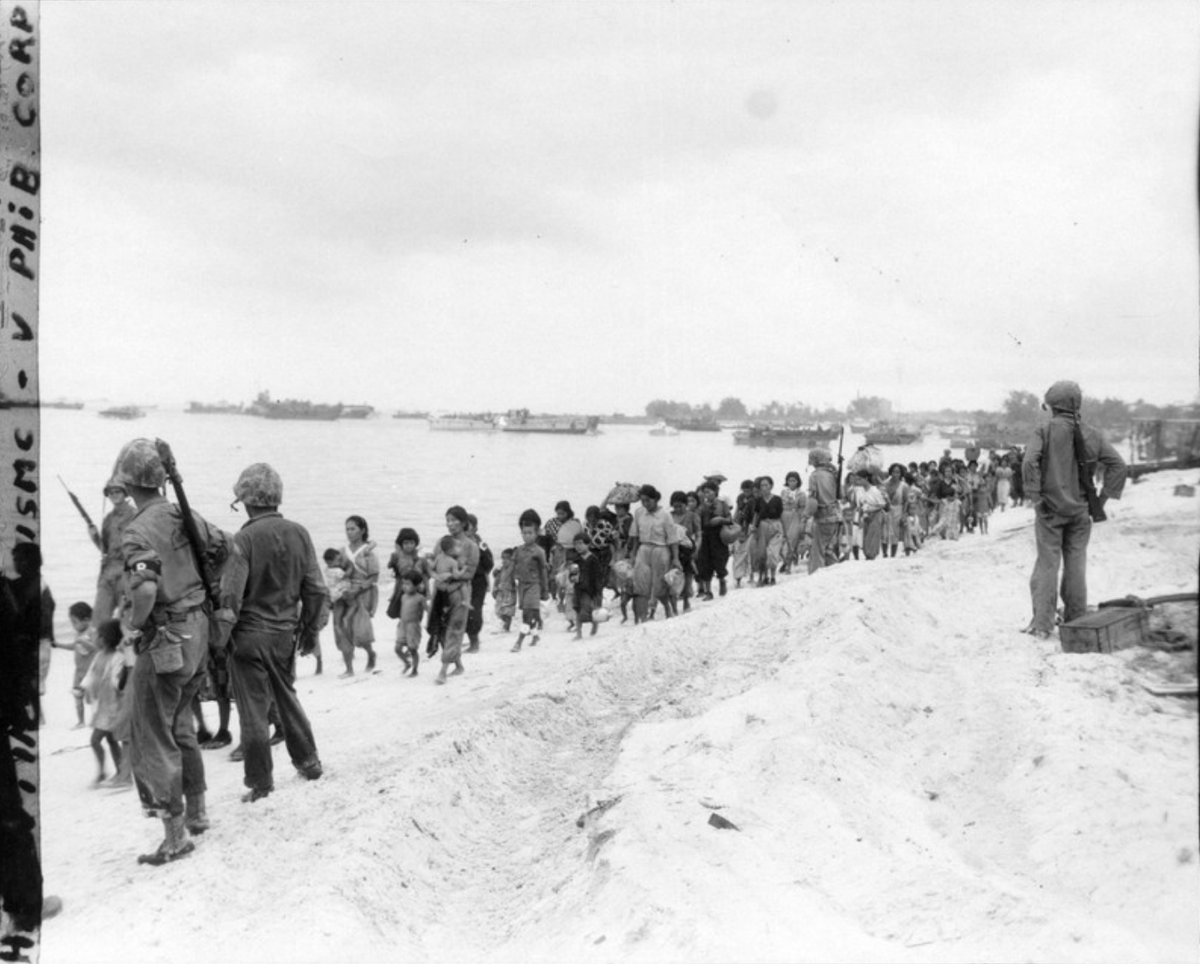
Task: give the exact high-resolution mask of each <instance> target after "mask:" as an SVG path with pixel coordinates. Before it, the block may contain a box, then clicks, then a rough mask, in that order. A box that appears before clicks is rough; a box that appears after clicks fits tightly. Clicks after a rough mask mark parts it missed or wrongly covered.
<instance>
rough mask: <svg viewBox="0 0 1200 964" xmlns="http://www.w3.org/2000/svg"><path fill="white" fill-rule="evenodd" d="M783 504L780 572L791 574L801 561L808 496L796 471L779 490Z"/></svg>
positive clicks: (790, 473) (784, 481)
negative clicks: (801, 544) (801, 543)
mask: <svg viewBox="0 0 1200 964" xmlns="http://www.w3.org/2000/svg"><path fill="white" fill-rule="evenodd" d="M779 500H780V501H781V502H782V503H783V515H782V516H781V517H780V522H782V523H783V566H782V567H781V568H780V570H779V571H780V572H791V571H792V566H793V565H795V564H796V562H797V561H798V560H799V559H800V542H801V540H802V539H803V538H804V522H805V519H804V509H805V507H806V506H807V504H808V496H807V495H805V493H804V489H803V487H802V486H801V484H800V473H799V472H796V471H795V470H793V471H791V472H789V473H788V474H787V475H785V476H784V477H783V488H782V489H780V490H779Z"/></svg>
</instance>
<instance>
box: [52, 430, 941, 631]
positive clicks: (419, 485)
mask: <svg viewBox="0 0 1200 964" xmlns="http://www.w3.org/2000/svg"><path fill="white" fill-rule="evenodd" d="M139 436H144V437H148V438H154V437H156V436H157V437H159V438H163V439H166V440H167V441H168V442H170V443H171V446H172V448H173V449H174V451H175V457H176V459H177V461H178V463H179V470H180V472H181V473H182V475H183V478H184V486H185V489H186V491H187V494H188V499H189V501H190V502H191V505H192V507H193V508H194V509H196V510H197V511H198V512H200V514H201V515H203V516H204V517H205V518H206V519H208V520H209V521H210V522H212V523H214V524H215V525H219V526H221V527H223V528H225V529H229V530H233V529H236V528H238V527H239V526H240V525H241V524H242V523H243V522H244V521H245V518H246V516H245V515H244V514H243V513H238V512H233V511H231V510H230V508H229V503H230V501H231V500H232V499H233V483H234V481H235V480H236V479H237V476H238V473H240V472H241V470H242V469H243V468H244V467H245V466H247V465H249V464H250V463H251V462H270V463H271V464H272V465H273V466H274V467H275V468H276V469H278V471H279V473H280V475H282V477H283V483H284V504H283V507H282V508H283V512H284V514H285V515H286V516H288V517H289V518H292V519H295V520H296V521H298V522H300V523H302V524H303V525H304V526H306V527H307V528H308V530H309V531H310V532H311V533H312V536H313V542H314V543H315V545H316V547H317V551H318V553H319V552H320V551H321V550H322V549H324V548H326V547H328V546H340V545H342V544H343V543H344V541H345V537H344V533H343V529H342V525H343V522H344V520H345V518H346V516H347V515H350V514H351V513H353V514H356V515H361V516H363V517H364V518H366V520H367V522H368V523H369V525H370V527H371V537H372V538H373V539H375V540H376V541H377V542H379V543H380V549H381V554H382V555H383V558H384V559H386V552H387V551H390V549H391V544H392V541H393V540H394V539H395V537H396V532H397V530H398V529H399V528H400V527H401V526H405V525H409V526H412V527H413V528H415V529H416V530H417V531H418V532H419V533H420V534H421V539H422V545H423V546H428V545H429V544H431V542H432V540H433V539H434V538H435V537H437V536H440V535H442V534H443V533H444V532H445V525H444V521H443V519H444V514H445V510H446V508H447V507H448V506H451V505H454V504H456V503H457V504H460V505H463V506H465V507H466V509H467V510H468V511H469V512H473V513H474V514H475V515H477V516H478V517H479V524H480V533H481V534H482V536H483V538H484V539H485V540H486V541H487V542H488V543H489V544H490V545H491V546H492V547H493V549H495V550H497V555H498V554H499V553H498V549H499V548H500V547H502V546H507V545H515V544H517V543H518V542H519V541H520V538H519V534H518V532H517V516H518V515H519V514H520V513H521V511H522V510H523V509H526V508H529V507H532V508H535V509H537V510H538V512H539V513H541V515H542V517H543V518H548V517H549V516H550V515H552V514H553V508H554V504H555V502H557V501H558V500H559V499H564V498H565V499H568V500H570V502H571V505H572V506H573V507H574V508H575V510H576V512H577V513H579V514H580V515H582V514H583V510H584V509H585V508H586V507H587V506H588V505H592V504H596V503H598V502H599V501H600V500H601V499H602V498H603V497H604V496H605V495H606V494H607V493H608V491H609V489H610V488H611V487H612V485H613V484H614V483H615V482H618V481H621V482H635V483H642V482H651V483H653V484H654V485H655V486H657V487H658V489H659V490H661V491H662V493H663V495H664V496H668V495H669V494H670V492H671V491H672V490H674V489H689V488H693V487H695V486H696V485H697V484H698V483H699V482H700V481H701V480H702V478H703V476H704V475H706V474H708V473H711V472H721V473H723V474H724V475H726V476H728V477H729V479H730V482H727V483H726V484H725V487H724V488H725V491H726V492H727V493H729V492H730V490H731V489H732V490H733V491H736V486H737V483H738V482H740V481H741V480H742V479H743V478H748V477H753V476H756V475H761V474H764V473H766V474H769V475H771V476H773V477H774V478H775V480H776V485H777V486H781V485H782V484H783V477H784V474H785V473H786V472H787V471H788V470H789V469H795V470H797V471H799V472H800V473H801V475H802V477H803V478H804V479H805V480H807V477H808V464H807V462H808V457H807V451H806V450H804V449H785V450H781V451H772V450H769V449H753V448H750V447H748V446H741V445H734V443H733V438H732V436H731V434H730V433H728V432H685V433H681V434H680V435H678V436H671V437H657V436H652V435H650V434H649V426H644V425H636V426H632V425H631V426H602V431H601V434H599V435H595V436H566V435H550V436H544V435H542V436H540V435H519V434H509V433H501V432H491V433H475V432H462V433H460V432H433V431H430V430H429V428H428V426H427V425H426V423H425V422H424V421H423V420H413V419H394V418H386V417H384V418H373V419H365V420H361V421H336V422H281V421H268V420H267V419H262V418H254V417H250V416H245V415H189V414H186V413H184V412H180V411H165V410H163V411H160V410H151V411H150V412H149V413H148V414H147V416H146V417H145V418H143V419H138V420H137V421H133V422H122V421H117V420H110V419H105V418H101V417H99V416H98V415H97V414H96V412H95V411H90V410H88V409H82V410H79V411H70V410H63V409H50V410H47V411H45V412H44V413H43V414H42V453H41V454H42V482H43V486H44V499H43V503H42V511H43V517H42V525H43V528H42V542H43V551H44V553H45V559H46V565H45V574H46V579H47V582H48V583H49V585H50V587H51V589H52V591H53V592H54V595H55V599H56V600H57V602H58V609H57V613H56V620H55V621H56V625H57V628H58V635H59V638H65V637H66V636H67V634H68V633H69V631H70V627H69V624H68V622H67V616H66V610H67V607H68V606H69V605H70V604H71V603H72V602H75V601H77V600H85V601H87V602H91V601H92V600H93V598H94V594H95V579H96V573H97V566H98V561H99V556H98V553H97V552H96V550H95V548H94V547H93V546H92V544H91V542H90V541H89V539H88V537H87V532H86V530H85V527H84V524H83V521H82V520H81V519H80V518H79V516H78V514H77V513H76V511H75V507H74V506H73V505H72V504H71V501H70V500H69V499H68V498H67V495H66V493H65V492H64V491H63V490H62V487H61V486H60V485H59V484H58V481H57V480H56V479H55V475H56V474H57V475H61V476H62V477H63V479H64V480H65V481H66V482H67V484H68V485H70V486H71V488H72V490H73V491H74V492H75V494H76V495H78V496H79V497H80V499H81V500H82V501H83V503H84V505H85V506H86V507H87V509H88V512H89V513H90V514H91V515H92V518H93V519H94V520H95V521H96V523H97V524H99V522H100V520H101V518H102V516H103V513H104V505H105V503H104V500H103V497H102V495H101V489H102V488H103V486H104V483H105V481H106V480H107V479H108V478H109V476H110V474H111V472H112V467H113V462H114V460H115V459H116V455H117V452H118V451H119V450H120V448H121V446H122V445H123V444H124V443H125V442H127V441H128V440H130V439H132V438H137V437H139ZM861 442H862V439H861V438H859V437H857V436H853V435H850V434H847V436H846V443H845V454H846V456H847V457H848V456H849V455H850V454H852V453H853V452H854V450H855V448H856V447H857V446H858V445H859V444H861ZM834 444H835V447H836V443H834ZM946 445H948V443H947V442H945V441H944V440H943V439H941V438H940V437H938V436H928V437H926V439H925V440H924V441H923V442H921V443H918V444H916V445H912V446H900V447H894V448H885V449H884V450H883V451H884V455H885V458H887V459H888V461H901V462H908V461H912V460H915V461H922V460H924V459H929V458H934V457H936V456H938V455H940V454H941V451H942V449H943V448H944V447H945V446H946ZM956 454H959V453H956ZM383 550H386V551H383ZM381 561H382V560H381Z"/></svg>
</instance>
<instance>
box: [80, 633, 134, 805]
mask: <svg viewBox="0 0 1200 964" xmlns="http://www.w3.org/2000/svg"><path fill="white" fill-rule="evenodd" d="M96 643H97V647H98V648H97V652H96V654H95V655H94V656H93V657H92V661H91V665H89V666H88V670H87V673H86V674H85V676H84V678H83V680H82V686H81V688H82V690H83V692H84V694H85V695H86V696H87V699H88V702H90V703H94V704H95V705H96V711H95V713H94V714H93V716H92V752H93V753H95V754H96V764H97V766H98V767H99V771H98V774H97V776H96V780H95V785H96V786H99V785H100V784H101V783H102V782H104V778H105V777H106V776H107V774H106V773H105V772H104V744H105V743H107V744H108V752H109V753H110V754H111V755H112V761H113V773H114V776H115V775H116V773H118V772H119V771H120V769H121V746H120V744H119V743H118V742H117V738H116V735H115V730H116V729H117V721H118V717H119V716H120V712H121V670H122V669H124V667H125V659H124V657H123V655H122V654H121V653H120V651H119V650H120V646H121V624H120V622H118V621H117V620H115V619H108V620H105V621H104V622H102V623H101V624H100V626H99V628H98V629H97V630H96Z"/></svg>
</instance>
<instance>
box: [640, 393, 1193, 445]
mask: <svg viewBox="0 0 1200 964" xmlns="http://www.w3.org/2000/svg"><path fill="white" fill-rule="evenodd" d="M646 415H647V416H649V417H650V418H660V419H668V420H680V419H720V420H723V421H772V422H783V421H788V422H831V421H841V420H847V419H848V420H852V421H877V420H881V419H888V418H891V417H892V403H891V402H890V401H888V400H887V399H886V398H879V397H877V396H874V395H871V396H866V397H862V396H860V397H857V398H855V399H854V400H853V401H851V402H850V403H849V404H848V405H847V406H846V408H845V409H834V408H822V409H818V408H815V407H813V406H812V405H808V404H805V403H804V402H779V401H771V402H768V403H767V404H766V405H762V406H760V407H758V408H754V409H751V408H748V407H747V406H746V404H745V403H744V402H743V401H742V400H741V399H740V398H734V397H732V396H729V397H726V398H723V399H721V401H720V404H718V405H717V406H716V407H715V408H714V407H713V406H712V405H711V404H709V403H708V402H705V403H703V404H701V405H693V404H691V403H689V402H676V401H669V400H667V399H662V398H656V399H655V400H654V401H652V402H650V403H649V404H647V405H646ZM899 417H900V418H901V419H903V418H904V417H905V416H899ZM1045 417H1046V416H1045V413H1044V412H1042V396H1041V395H1038V394H1035V393H1034V392H1030V391H1022V390H1014V391H1011V392H1009V393H1008V397H1007V398H1006V399H1005V400H1004V403H1003V405H1002V406H1001V407H1000V408H999V409H997V410H995V411H988V410H987V409H972V410H963V409H951V408H943V409H940V410H938V411H936V412H922V413H910V414H909V416H908V418H909V419H913V418H920V420H924V421H929V420H936V421H940V422H947V423H951V422H962V423H968V424H970V423H974V424H975V425H977V426H984V425H991V426H996V427H997V428H999V429H1000V430H1002V431H1004V432H1006V433H1010V434H1024V433H1028V432H1032V431H1033V429H1034V428H1035V427H1036V426H1037V424H1038V422H1040V421H1041V420H1043V419H1044V418H1045ZM1083 418H1084V420H1085V421H1086V422H1088V423H1089V424H1091V425H1094V426H1096V427H1097V428H1099V429H1102V430H1104V431H1105V432H1110V433H1112V434H1114V435H1116V436H1118V437H1119V436H1123V435H1127V434H1128V433H1129V430H1130V427H1131V425H1132V423H1133V419H1135V418H1200V404H1196V403H1193V404H1190V405H1153V404H1151V403H1150V402H1147V401H1144V400H1142V399H1140V398H1139V399H1138V400H1137V401H1136V402H1126V401H1123V400H1122V399H1119V398H1094V397H1092V396H1090V395H1084V396H1083Z"/></svg>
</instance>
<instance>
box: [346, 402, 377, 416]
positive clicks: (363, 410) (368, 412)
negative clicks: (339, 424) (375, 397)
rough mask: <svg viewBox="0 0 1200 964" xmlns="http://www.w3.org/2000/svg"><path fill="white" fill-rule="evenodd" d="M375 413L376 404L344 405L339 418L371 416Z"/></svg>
mask: <svg viewBox="0 0 1200 964" xmlns="http://www.w3.org/2000/svg"><path fill="white" fill-rule="evenodd" d="M374 414H375V406H374V405H343V406H342V412H341V414H340V415H339V416H338V418H370V417H371V416H372V415H374Z"/></svg>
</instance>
